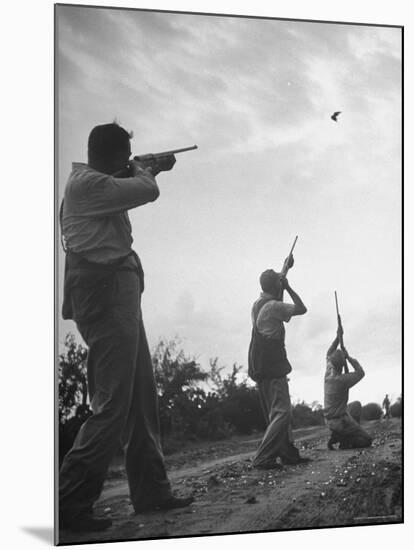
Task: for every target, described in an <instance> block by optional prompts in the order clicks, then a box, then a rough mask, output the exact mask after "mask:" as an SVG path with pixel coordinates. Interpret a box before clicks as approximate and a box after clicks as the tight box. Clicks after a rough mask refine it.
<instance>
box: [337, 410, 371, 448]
mask: <svg viewBox="0 0 414 550" xmlns="http://www.w3.org/2000/svg"><path fill="white" fill-rule="evenodd" d="M327 424H328V427H329V429H330V430H331V432H332V433H331V437H330V440H329V443H330V444H331V445H332V444H334V443H339V448H340V449H359V448H363V447H369V446H370V445H371V443H372V437H371V436H370V435H369V434H368V432H366V431H365V430H364V428H362V427H361V426H360V425H359V424H358V423H357V422H355V420H354V419H353V418H352V417H351V416H350V415H349V413H346V414H344V415H343V416H341V417H338V418H332V419H330V420H327Z"/></svg>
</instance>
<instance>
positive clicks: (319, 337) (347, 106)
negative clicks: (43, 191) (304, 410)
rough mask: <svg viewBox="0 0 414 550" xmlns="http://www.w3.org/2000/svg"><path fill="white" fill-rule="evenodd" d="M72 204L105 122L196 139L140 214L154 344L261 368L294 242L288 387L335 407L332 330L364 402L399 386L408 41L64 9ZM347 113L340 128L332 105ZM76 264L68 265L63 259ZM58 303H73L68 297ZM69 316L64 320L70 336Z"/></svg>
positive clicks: (136, 220) (138, 232) (63, 130)
mask: <svg viewBox="0 0 414 550" xmlns="http://www.w3.org/2000/svg"><path fill="white" fill-rule="evenodd" d="M57 13H58V33H57V46H58V56H57V79H58V144H59V145H58V153H59V162H58V176H59V177H58V185H59V200H60V199H61V196H62V193H63V189H64V185H65V183H66V180H67V178H68V175H69V173H70V168H71V162H72V161H86V142H87V138H88V134H89V132H90V130H91V129H92V127H93V126H95V125H97V124H102V123H106V122H111V121H112V120H113V119H114V118H116V119H117V120H118V121H119V122H120V123H121V125H123V126H124V127H126V128H127V129H128V130H133V131H134V139H133V140H132V147H133V151H134V153H135V154H138V153H148V152H157V151H163V150H166V149H173V148H177V147H184V146H189V145H193V144H194V143H196V144H197V145H198V147H199V149H198V150H197V151H192V152H189V153H184V154H182V155H179V156H178V157H177V164H176V166H175V167H174V170H173V171H172V172H169V173H165V174H161V175H160V176H159V177H158V183H159V186H160V189H161V195H160V198H159V199H158V200H157V201H156V202H155V203H152V204H150V205H146V206H144V207H140V208H138V209H135V210H133V211H130V218H131V222H132V225H133V237H134V248H135V250H136V251H137V252H138V254H139V255H140V257H141V259H142V262H143V264H144V269H145V273H146V290H145V293H144V296H143V313H144V320H145V323H146V327H147V333H148V336H149V340H150V344H151V345H155V344H156V343H157V341H158V340H159V338H160V337H164V338H171V337H174V336H175V335H178V336H180V337H181V338H182V340H183V347H184V349H185V350H186V351H187V352H188V353H189V354H195V355H197V356H198V357H199V359H200V361H201V363H202V364H206V363H207V361H208V358H210V357H216V356H218V357H219V362H220V363H221V364H223V365H227V366H229V367H230V366H231V365H232V364H233V363H238V364H242V365H243V366H244V371H246V370H247V348H248V344H249V338H250V331H251V323H250V310H251V305H252V303H253V301H254V300H255V299H256V298H257V297H258V295H259V292H260V288H259V284H258V277H259V275H260V273H261V272H262V271H263V270H264V269H267V268H270V267H272V268H274V269H276V270H278V269H280V268H281V267H282V264H283V260H284V258H285V256H286V255H287V253H288V251H289V248H290V246H291V243H292V241H293V239H294V237H295V235H299V240H298V243H297V246H296V250H295V260H296V262H295V266H294V268H293V269H292V270H291V272H290V273H289V280H290V283H291V285H292V287H293V288H294V289H295V290H296V291H297V292H298V293H299V294H300V296H301V297H302V298H303V301H304V302H305V304H306V305H307V307H308V313H307V314H306V315H305V316H303V317H298V318H294V319H292V320H291V322H290V323H288V324H287V325H286V333H287V336H286V345H287V351H288V356H289V358H290V361H291V363H292V366H293V372H292V375H291V376H290V379H291V393H292V397H293V398H294V399H305V400H306V401H308V402H311V401H314V400H318V401H322V399H323V373H324V368H325V354H326V349H327V347H328V346H329V344H330V342H331V340H332V339H333V338H334V336H335V331H336V316H335V303H334V290H337V292H338V296H339V302H340V308H341V313H342V319H343V323H344V328H345V336H344V339H345V343H346V345H347V347H348V349H349V352H350V353H351V355H354V356H356V357H357V358H358V359H359V360H360V362H361V364H362V365H363V366H364V368H365V370H366V373H367V375H366V378H365V379H364V380H363V381H362V382H361V383H360V384H359V385H358V386H357V387H355V388H353V389H352V390H351V399H360V400H362V401H363V402H367V401H382V398H383V396H384V394H385V393H386V392H387V393H389V394H391V396H392V397H393V398H396V397H397V396H398V395H399V394H400V392H401V139H400V138H401V31H400V29H397V28H385V27H364V26H354V25H352V26H351V25H339V24H321V23H308V22H300V21H296V22H295V21H278V20H263V19H246V18H228V17H214V16H197V15H185V14H165V13H150V12H140V11H122V10H111V9H96V8H82V7H73V6H72V7H70V6H58V8H57ZM337 110H338V111H342V114H341V115H340V116H339V119H338V122H337V123H335V122H333V121H332V120H330V115H331V114H332V112H333V111H337ZM60 259H62V255H60ZM62 264H63V262H62V261H60V269H59V272H60V282H59V290H60V291H61V288H62ZM59 307H60V302H59ZM68 331H73V332H74V331H75V329H74V325H73V323H71V322H62V323H61V325H60V332H59V341H60V342H62V341H63V339H64V336H65V334H66V333H67V332H68Z"/></svg>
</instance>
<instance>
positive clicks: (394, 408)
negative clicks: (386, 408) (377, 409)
mask: <svg viewBox="0 0 414 550" xmlns="http://www.w3.org/2000/svg"><path fill="white" fill-rule="evenodd" d="M390 414H391V416H392V417H393V418H401V417H402V398H401V397H399V398H398V399H397V401H396V402H395V403H393V404H392V405H391V407H390Z"/></svg>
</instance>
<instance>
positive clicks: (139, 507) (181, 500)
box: [134, 495, 194, 514]
mask: <svg viewBox="0 0 414 550" xmlns="http://www.w3.org/2000/svg"><path fill="white" fill-rule="evenodd" d="M192 502H194V497H192V496H191V497H174V496H172V495H171V496H170V497H168V498H166V499H163V500H159V501H156V502H151V503H145V504H136V505H134V510H135V513H136V514H142V513H144V512H154V511H157V510H173V509H174V508H184V507H185V506H189V505H190V504H191V503H192Z"/></svg>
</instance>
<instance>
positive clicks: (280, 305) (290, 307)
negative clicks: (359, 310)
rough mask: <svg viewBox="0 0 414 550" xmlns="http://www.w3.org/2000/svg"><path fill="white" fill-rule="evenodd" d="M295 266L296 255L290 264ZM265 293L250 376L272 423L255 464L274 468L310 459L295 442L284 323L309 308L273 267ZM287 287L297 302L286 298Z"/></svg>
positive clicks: (256, 313)
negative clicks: (277, 460) (283, 296)
mask: <svg viewBox="0 0 414 550" xmlns="http://www.w3.org/2000/svg"><path fill="white" fill-rule="evenodd" d="M287 262H289V267H291V266H292V265H293V256H289V257H288V258H287V259H286V261H285V265H286V263H287ZM260 286H261V288H262V291H263V292H262V293H261V295H260V297H259V299H258V300H256V302H255V303H254V304H253V308H252V325H253V328H252V338H251V341H250V347H249V375H250V377H251V378H252V379H253V380H255V382H256V383H257V389H258V391H259V397H260V402H261V405H262V408H263V412H264V414H265V417H266V421H267V423H268V426H267V429H266V432H265V434H264V437H263V440H262V442H261V444H260V447H259V449H258V450H257V452H256V455H255V457H254V459H253V466H254V467H256V468H261V469H271V468H276V467H277V466H278V464H277V462H276V459H277V458H280V459H281V461H282V463H283V464H299V463H302V462H308V460H309V459H306V458H302V457H300V455H299V451H298V449H297V448H296V447H295V445H294V444H293V442H292V432H291V402H290V395H289V384H288V379H287V374H289V372H290V371H291V370H292V367H291V365H290V363H289V361H288V359H287V355H286V349H285V327H284V323H287V322H289V321H290V319H291V318H292V317H293V316H296V315H303V314H305V313H306V311H307V309H306V307H305V305H304V303H303V302H302V300H301V298H300V297H299V295H298V294H297V293H296V292H295V291H294V290H293V289H292V287H291V286H290V285H289V282H288V280H287V279H286V277H285V276H284V275H283V274H282V273H276V272H275V271H273V269H268V270H266V271H264V272H263V273H262V274H261V276H260ZM283 290H286V292H287V293H288V294H289V296H290V297H291V299H292V301H293V304H289V303H285V302H283V301H282V295H283Z"/></svg>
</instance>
